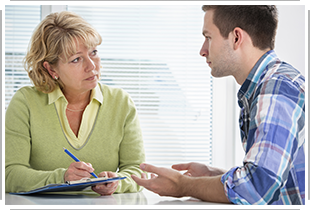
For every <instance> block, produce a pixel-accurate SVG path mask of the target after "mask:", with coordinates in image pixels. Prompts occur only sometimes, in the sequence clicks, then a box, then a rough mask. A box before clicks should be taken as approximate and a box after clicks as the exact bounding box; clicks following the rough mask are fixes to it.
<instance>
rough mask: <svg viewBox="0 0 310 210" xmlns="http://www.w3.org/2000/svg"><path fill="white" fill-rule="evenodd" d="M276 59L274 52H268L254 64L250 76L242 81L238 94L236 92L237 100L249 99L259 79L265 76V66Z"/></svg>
mask: <svg viewBox="0 0 310 210" xmlns="http://www.w3.org/2000/svg"><path fill="white" fill-rule="evenodd" d="M275 58H277V55H276V53H275V51H274V50H270V51H268V52H266V53H265V54H264V55H263V56H262V57H261V58H260V59H259V60H258V61H257V62H256V64H255V66H254V67H253V69H252V70H251V72H250V74H249V75H248V77H247V78H246V80H245V81H244V83H243V84H242V85H241V87H240V89H239V92H238V99H239V100H241V98H243V97H246V98H247V99H250V98H251V96H252V94H253V93H254V90H255V87H256V86H257V83H258V82H259V81H260V79H261V78H262V77H263V76H264V75H265V74H263V72H264V71H266V69H267V68H266V67H267V65H268V64H269V63H270V62H271V61H272V60H274V59H275Z"/></svg>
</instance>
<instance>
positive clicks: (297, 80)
mask: <svg viewBox="0 0 310 210" xmlns="http://www.w3.org/2000/svg"><path fill="white" fill-rule="evenodd" d="M276 65H277V66H276ZM272 69H275V70H272ZM258 88H260V89H261V90H262V91H263V92H265V93H272V94H277V93H281V92H283V91H284V92H286V93H289V94H290V93H291V94H296V93H298V92H303V93H304V92H305V77H304V76H303V75H302V74H301V73H300V72H299V71H298V70H297V69H295V68H294V67H293V66H292V65H290V64H288V63H285V62H281V63H280V64H271V65H269V66H268V68H267V70H266V73H265V74H264V75H262V78H261V81H260V83H259V84H258ZM291 91H292V92H291Z"/></svg>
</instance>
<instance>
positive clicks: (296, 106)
mask: <svg viewBox="0 0 310 210" xmlns="http://www.w3.org/2000/svg"><path fill="white" fill-rule="evenodd" d="M238 99H239V101H238V103H239V106H240V108H241V112H240V119H239V123H240V131H241V137H242V144H243V148H244V151H245V153H246V154H245V157H244V160H243V166H240V167H234V168H232V169H230V170H229V171H228V172H227V173H226V174H224V175H223V176H222V183H223V184H224V188H225V193H226V196H227V197H228V199H229V200H230V201H231V202H232V203H236V204H305V78H304V77H303V76H302V75H301V74H300V73H299V72H298V71H297V70H295V69H294V68H293V67H292V66H290V65H289V64H287V63H285V62H281V61H280V60H279V58H278V57H277V55H276V54H275V52H274V51H273V50H271V51H269V52H267V53H266V54H264V55H263V56H262V57H261V58H260V60H259V61H258V62H257V63H256V65H255V66H254V68H253V69H252V71H251V72H250V74H249V76H248V78H247V79H246V81H245V82H244V83H243V85H242V86H241V88H240V90H239V92H238Z"/></svg>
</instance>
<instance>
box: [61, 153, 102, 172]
mask: <svg viewBox="0 0 310 210" xmlns="http://www.w3.org/2000/svg"><path fill="white" fill-rule="evenodd" d="M63 149H64V151H65V152H66V153H67V154H68V155H69V156H70V157H72V159H73V160H75V161H76V162H80V160H79V159H77V157H75V156H74V155H73V154H72V153H71V152H69V150H67V149H66V148H64V147H63ZM90 174H91V175H93V177H95V178H98V176H97V175H96V174H95V173H94V172H92V173H90Z"/></svg>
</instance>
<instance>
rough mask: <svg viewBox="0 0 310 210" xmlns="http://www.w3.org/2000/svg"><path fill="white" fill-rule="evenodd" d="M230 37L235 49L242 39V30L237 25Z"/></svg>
mask: <svg viewBox="0 0 310 210" xmlns="http://www.w3.org/2000/svg"><path fill="white" fill-rule="evenodd" d="M232 39H233V46H234V49H235V50H236V49H238V48H239V47H240V46H241V44H242V43H243V41H244V31H243V30H242V29H241V28H239V27H236V28H234V30H233V31H232Z"/></svg>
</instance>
